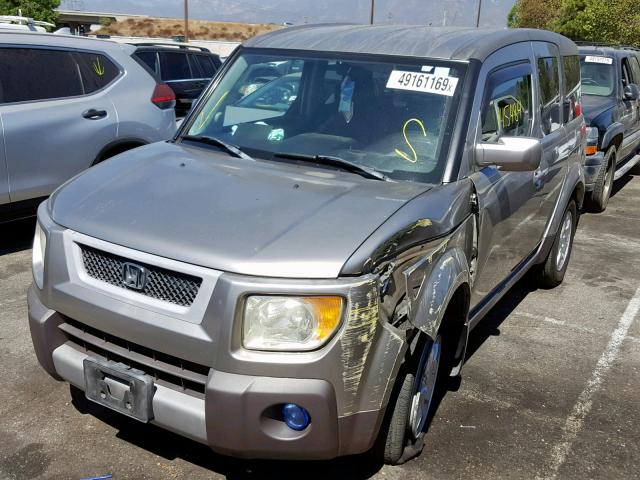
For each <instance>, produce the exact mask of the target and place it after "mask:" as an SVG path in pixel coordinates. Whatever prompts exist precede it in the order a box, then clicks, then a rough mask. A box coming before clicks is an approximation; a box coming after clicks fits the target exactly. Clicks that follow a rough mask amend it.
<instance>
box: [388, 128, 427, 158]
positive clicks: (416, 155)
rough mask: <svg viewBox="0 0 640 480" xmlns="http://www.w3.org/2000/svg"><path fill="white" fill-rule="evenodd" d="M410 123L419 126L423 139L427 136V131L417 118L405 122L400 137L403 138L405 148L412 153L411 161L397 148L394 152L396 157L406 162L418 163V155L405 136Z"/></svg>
mask: <svg viewBox="0 0 640 480" xmlns="http://www.w3.org/2000/svg"><path fill="white" fill-rule="evenodd" d="M412 123H417V124H418V125H419V126H420V129H421V130H422V136H423V137H426V136H427V129H426V127H425V126H424V123H423V122H422V120H420V119H418V118H411V119H409V120H407V121H406V122H405V123H404V126H403V127H402V135H403V136H404V141H405V142H407V146H408V147H409V148H410V149H411V152H412V153H413V159H411V158H410V157H409V155H408V154H406V153H405V152H403V151H402V150H399V149H397V148H396V149H395V152H396V155H398V156H399V157H401V158H403V159H404V160H406V161H407V162H411V163H417V161H418V153H417V152H416V149H415V148H413V145H411V142H410V141H409V137H408V136H407V128H408V127H409V125H411V124H412Z"/></svg>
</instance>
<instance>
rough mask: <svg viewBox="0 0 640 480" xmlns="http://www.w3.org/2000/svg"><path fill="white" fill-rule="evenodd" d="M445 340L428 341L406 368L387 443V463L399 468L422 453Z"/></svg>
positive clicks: (400, 379) (387, 430) (440, 368)
mask: <svg viewBox="0 0 640 480" xmlns="http://www.w3.org/2000/svg"><path fill="white" fill-rule="evenodd" d="M442 346H443V343H442V337H441V336H440V335H438V336H437V338H436V340H435V341H433V340H430V339H428V340H425V341H424V342H423V346H422V348H421V349H420V351H419V353H418V350H417V351H416V353H415V354H414V355H413V358H412V359H410V360H409V361H408V362H407V363H406V364H405V367H403V372H402V374H401V375H402V376H400V377H399V378H398V380H397V381H398V382H401V385H400V389H399V391H398V393H397V397H396V400H395V404H393V405H392V404H389V407H392V408H393V410H392V412H391V416H390V420H389V423H388V425H387V429H386V432H385V431H384V430H383V431H382V433H384V434H386V436H385V439H384V440H385V442H384V462H385V463H388V464H391V465H400V464H402V463H404V462H406V461H407V460H410V459H411V458H413V457H415V456H417V455H419V454H420V452H422V448H423V446H424V435H425V431H426V429H427V427H428V425H429V422H430V420H431V416H432V409H433V397H434V393H435V392H436V388H437V387H438V384H439V383H440V382H439V380H440V378H439V377H440V376H441V374H440V373H441V370H443V369H442V364H443V363H444V362H442V361H441V359H442Z"/></svg>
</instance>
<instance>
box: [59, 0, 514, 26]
mask: <svg viewBox="0 0 640 480" xmlns="http://www.w3.org/2000/svg"><path fill="white" fill-rule="evenodd" d="M371 1H372V0H262V1H260V0H189V15H190V17H192V18H196V19H202V20H220V21H234V22H247V23H283V22H291V23H294V24H300V23H320V22H356V23H368V22H369V16H370V11H371V10H370V9H371ZM480 1H482V13H481V17H480V25H481V26H494V27H503V26H506V23H507V14H508V12H509V9H510V8H511V6H512V5H513V3H514V2H515V0H375V22H376V23H405V24H425V25H429V24H431V25H449V26H451V25H456V26H472V25H475V23H476V15H477V9H478V5H479V2H480ZM60 8H61V9H65V10H84V11H91V12H105V13H120V14H127V13H129V14H142V15H150V16H157V17H174V18H179V17H181V16H182V15H183V10H182V8H183V2H181V1H179V0H62V2H61V6H60Z"/></svg>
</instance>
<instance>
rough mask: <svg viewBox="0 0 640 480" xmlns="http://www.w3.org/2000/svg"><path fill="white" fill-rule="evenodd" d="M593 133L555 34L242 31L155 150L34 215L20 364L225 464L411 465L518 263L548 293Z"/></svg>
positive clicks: (574, 72) (354, 28)
mask: <svg viewBox="0 0 640 480" xmlns="http://www.w3.org/2000/svg"><path fill="white" fill-rule="evenodd" d="M263 71H264V72H266V71H270V72H273V74H274V75H278V74H279V75H281V76H282V78H283V81H277V80H274V79H273V78H272V79H271V80H270V81H267V82H258V81H257V79H256V72H263ZM276 71H277V72H279V73H276ZM585 138H586V137H585V128H584V120H583V117H582V115H581V113H580V63H579V57H578V50H577V47H576V45H575V44H574V43H573V42H571V41H570V40H568V39H567V38H565V37H562V36H560V35H557V34H553V33H550V32H544V31H537V30H506V29H499V30H481V29H459V28H446V29H437V28H429V27H422V26H391V25H388V26H383V25H377V26H362V25H324V26H313V27H312V26H308V27H293V28H288V29H285V30H280V31H277V32H275V33H270V34H267V35H264V36H261V37H256V38H254V39H252V40H249V41H248V42H246V43H245V44H244V45H243V46H241V47H240V48H239V49H237V50H236V51H235V53H234V54H233V55H232V56H231V58H230V59H229V60H228V61H227V62H225V64H224V65H223V67H222V72H221V73H220V74H218V75H217V76H216V77H215V79H214V81H213V84H212V85H211V86H210V87H209V88H208V89H207V90H206V91H205V92H204V94H203V96H202V97H201V99H200V100H199V101H198V103H197V105H196V107H195V109H194V110H193V111H192V112H191V113H190V115H189V116H188V117H187V119H186V120H185V122H184V124H183V125H182V127H181V130H180V132H179V133H178V135H177V136H176V137H175V139H174V140H173V141H172V142H167V143H157V144H154V145H149V146H146V147H142V148H139V149H136V150H134V151H132V152H127V153H125V154H123V155H119V156H118V157H116V158H113V159H112V160H110V161H108V162H105V163H104V164H102V165H99V166H97V167H95V168H92V169H91V170H89V171H88V172H86V173H84V174H83V175H80V176H79V177H77V178H76V179H74V180H73V181H71V182H69V183H68V184H66V185H65V186H64V187H62V188H60V189H59V190H57V191H56V192H55V193H54V194H53V195H52V196H51V198H50V199H49V201H48V202H46V203H43V204H42V205H41V206H40V207H39V211H38V228H37V232H36V236H35V242H34V248H33V274H34V283H33V285H32V287H31V289H30V290H29V294H28V303H29V323H30V328H31V334H32V338H33V343H34V346H35V351H36V354H37V356H38V359H39V361H40V363H41V364H42V366H43V367H44V368H45V370H46V371H47V372H49V373H50V374H51V375H52V376H53V377H55V378H57V379H59V380H64V381H67V382H70V383H71V384H73V385H74V386H75V388H76V389H77V390H76V391H78V390H79V391H83V392H85V393H84V395H86V397H87V398H88V399H89V400H91V401H92V402H96V403H98V404H100V405H103V406H105V407H107V408H111V409H113V410H115V411H117V412H120V413H122V414H123V415H126V416H128V417H131V418H134V419H136V420H139V421H142V422H153V423H155V424H157V425H159V426H161V427H163V428H166V429H169V430H172V431H174V432H177V433H179V434H181V435H184V436H186V437H189V438H192V439H195V440H197V441H200V442H203V443H205V444H208V445H210V446H211V447H212V448H213V449H214V450H216V451H218V452H221V453H225V454H230V455H234V456H240V457H248V458H280V459H327V458H333V457H337V456H341V455H350V454H357V453H362V452H365V451H371V452H374V453H377V454H378V458H384V460H385V461H387V462H388V463H396V464H397V463H402V462H404V461H406V460H407V459H409V458H411V457H412V456H414V455H416V454H418V453H420V451H421V449H422V446H423V442H424V441H425V433H426V431H427V427H428V425H429V421H430V419H431V418H432V416H433V413H434V409H435V408H436V403H437V402H432V399H433V398H434V392H435V391H436V390H437V389H438V388H441V387H442V386H443V385H445V383H444V382H445V380H446V378H447V377H448V376H450V375H458V374H460V371H461V370H460V369H461V367H462V365H463V363H464V360H465V352H466V347H467V341H468V338H469V332H470V331H471V330H472V329H473V328H474V327H476V326H477V325H478V324H479V322H480V320H481V319H482V318H483V316H484V315H485V314H486V313H487V312H488V311H489V310H490V309H491V308H492V306H493V305H495V304H496V302H497V301H498V300H499V299H500V298H501V297H502V296H503V295H504V294H505V293H506V292H507V291H508V290H509V288H510V287H511V286H512V285H513V284H514V283H515V282H517V281H518V280H519V279H520V278H522V277H523V275H524V274H525V273H527V272H531V273H532V278H534V279H535V280H536V281H537V282H539V284H540V285H542V286H543V287H545V288H550V287H554V286H557V285H559V284H560V283H561V282H562V280H563V278H564V276H565V272H566V271H567V268H568V265H569V258H570V255H571V247H572V242H573V237H574V232H575V228H576V226H577V223H578V212H579V211H580V208H581V206H582V202H583V198H584V191H585V187H584V174H583V162H584V155H585V153H584V147H585Z"/></svg>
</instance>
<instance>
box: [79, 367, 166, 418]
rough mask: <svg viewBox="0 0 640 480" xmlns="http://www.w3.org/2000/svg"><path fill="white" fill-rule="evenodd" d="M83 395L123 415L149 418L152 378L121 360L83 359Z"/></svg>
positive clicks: (152, 388)
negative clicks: (118, 361)
mask: <svg viewBox="0 0 640 480" xmlns="http://www.w3.org/2000/svg"><path fill="white" fill-rule="evenodd" d="M83 366H84V383H85V396H86V397H87V399H89V400H91V401H92V402H95V403H98V404H100V405H103V406H105V407H108V408H110V409H112V410H115V411H116V412H119V413H122V414H123V415H126V416H127V417H131V418H134V419H136V420H138V421H140V422H143V423H147V422H149V421H150V420H152V419H153V406H152V400H153V393H154V390H155V389H154V385H153V378H152V377H151V376H149V375H147V374H145V373H144V372H143V371H141V370H137V369H134V368H130V367H129V366H127V365H125V364H123V363H117V362H113V361H101V360H95V359H92V358H85V359H84V362H83Z"/></svg>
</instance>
